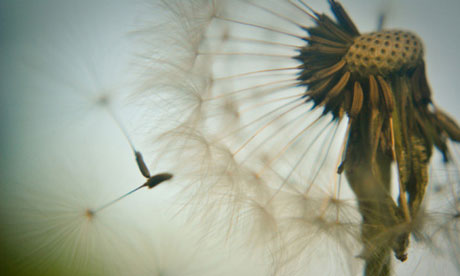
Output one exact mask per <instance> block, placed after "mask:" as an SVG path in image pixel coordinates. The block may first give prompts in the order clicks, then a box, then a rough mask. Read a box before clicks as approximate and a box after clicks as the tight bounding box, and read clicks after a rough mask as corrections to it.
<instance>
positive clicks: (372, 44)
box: [344, 30, 423, 77]
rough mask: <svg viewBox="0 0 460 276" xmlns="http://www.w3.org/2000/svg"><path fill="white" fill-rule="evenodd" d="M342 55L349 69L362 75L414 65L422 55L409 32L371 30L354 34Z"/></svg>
mask: <svg viewBox="0 0 460 276" xmlns="http://www.w3.org/2000/svg"><path fill="white" fill-rule="evenodd" d="M344 58H345V61H346V63H347V67H348V68H349V70H350V72H352V73H356V74H359V75H360V76H362V77H367V76H369V75H377V74H381V75H388V74H390V73H394V72H398V71H401V70H403V69H404V70H408V69H413V68H415V66H416V65H417V63H419V62H421V60H422V58H423V46H422V42H421V40H420V38H418V37H416V36H415V35H414V34H412V33H411V32H406V31H399V30H393V31H381V32H373V33H369V34H363V35H361V36H359V37H357V38H356V39H355V40H354V42H353V44H352V45H351V46H350V48H349V50H348V52H347V54H346V55H345V57H344Z"/></svg>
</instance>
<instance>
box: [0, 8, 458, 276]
mask: <svg viewBox="0 0 460 276" xmlns="http://www.w3.org/2000/svg"><path fill="white" fill-rule="evenodd" d="M149 2H155V0H145V1H122V0H111V1H109V0H98V1H89V0H81V1H70V0H69V1H62V0H40V1H30V0H2V1H0V129H1V134H0V223H1V228H0V246H1V247H0V258H1V260H0V264H1V265H0V274H2V275H72V274H75V275H267V274H265V273H266V271H265V269H266V266H265V265H264V263H263V261H262V259H263V258H259V257H260V256H258V255H257V254H256V253H254V252H245V251H244V250H241V249H240V248H239V246H237V245H232V244H229V243H226V242H225V241H223V240H222V239H221V238H220V237H214V236H209V235H207V236H206V235H205V233H206V232H205V231H204V230H205V229H200V225H197V224H196V223H194V222H192V221H190V220H188V219H187V218H186V217H185V216H183V215H181V214H182V213H180V214H179V215H177V213H178V211H179V210H180V209H181V206H182V204H180V203H179V202H177V201H176V200H175V193H176V192H178V188H177V186H176V185H173V184H174V182H172V185H168V184H169V183H168V184H167V183H165V185H160V186H159V187H157V188H155V189H154V190H152V191H147V190H146V191H142V192H138V193H135V194H133V195H131V196H130V197H127V198H126V199H125V200H123V201H120V202H119V203H117V204H116V205H114V206H113V207H111V208H109V209H107V210H104V211H103V212H101V213H100V215H97V216H95V217H94V218H88V217H85V210H87V209H88V208H97V207H98V206H101V205H102V204H104V203H106V202H108V201H109V200H111V199H113V198H116V197H117V196H119V195H121V194H123V193H125V192H128V191H129V190H131V189H133V188H135V187H137V186H139V185H141V184H142V183H143V182H144V180H145V179H144V178H143V177H142V175H141V174H139V172H138V168H137V166H136V163H135V162H134V156H133V153H132V151H131V149H130V147H129V144H128V142H127V139H126V138H125V137H124V135H123V133H122V132H121V131H120V128H119V127H118V126H117V123H116V122H115V121H114V118H113V115H111V114H110V112H108V111H107V109H106V108H105V106H104V104H101V102H102V103H105V100H107V101H109V102H110V108H111V110H113V111H114V113H115V114H116V117H117V118H118V120H119V121H120V122H121V123H122V124H123V125H124V126H125V128H126V131H127V134H128V135H129V136H130V138H131V139H132V140H133V142H134V144H135V145H136V147H137V148H138V150H140V151H141V152H142V153H143V155H144V158H145V160H146V163H147V164H148V165H149V164H151V163H152V162H153V160H154V159H155V156H153V151H152V150H151V143H152V140H151V137H152V135H151V132H152V131H154V130H153V129H154V128H155V127H156V126H152V124H151V123H150V122H149V118H148V117H146V116H145V114H146V113H145V112H144V111H145V109H151V110H153V111H152V112H154V110H155V108H158V107H155V106H149V103H148V102H145V103H143V104H142V105H140V104H139V98H138V97H139V96H134V94H135V92H137V91H138V90H139V87H140V86H141V82H142V81H143V78H142V77H143V74H144V73H145V72H143V71H142V64H141V61H142V54H143V53H145V52H146V49H145V47H146V45H145V43H140V42H139V41H140V40H139V37H141V36H142V33H139V32H138V31H139V30H140V29H142V28H143V27H144V25H143V24H145V22H146V21H147V20H149V19H148V18H147V19H146V18H144V17H145V16H146V14H147V15H149V16H151V17H152V20H155V18H161V17H162V14H163V13H162V11H161V10H155V9H151V10H149V7H150V6H149V4H150V3H149ZM307 2H308V3H309V4H310V5H311V6H312V7H314V8H315V9H316V10H317V11H326V10H327V11H328V12H329V9H328V6H327V3H326V1H320V0H311V1H307ZM341 2H342V3H343V5H344V6H345V8H346V9H347V11H348V12H349V13H350V14H351V16H352V18H353V19H354V21H355V23H356V24H357V26H359V28H360V30H361V32H367V31H372V30H374V29H375V27H376V25H377V17H378V14H379V13H382V12H383V13H385V14H386V16H387V19H386V20H387V21H386V22H387V28H403V29H407V30H412V31H414V32H416V33H417V34H418V35H419V36H420V37H421V38H422V39H423V40H424V42H425V49H426V52H425V55H426V64H427V74H428V78H429V81H430V84H431V87H432V91H433V98H434V101H435V103H437V104H438V105H439V106H440V107H442V108H443V109H444V110H446V111H447V112H448V113H450V114H451V115H452V116H453V117H454V118H456V119H460V109H459V108H458V103H459V92H458V84H457V81H458V76H457V75H458V64H460V54H459V53H458V45H460V30H459V28H458V26H459V25H460V18H459V17H458V14H457V13H458V11H459V10H460V2H459V1H457V0H442V1H441V2H433V1H429V0H401V1H396V0H394V1H384V0H382V1H377V0H375V1H365V0H353V1H352V0H343V1H341ZM146 10H147V11H148V12H146ZM144 31H146V30H144ZM147 31H149V32H155V31H157V30H155V29H148V30H147ZM159 172H160V171H152V173H153V174H155V173H159ZM441 173H442V172H441ZM203 237H205V238H203ZM231 252H233V253H231ZM235 252H239V254H234V253H235ZM241 252H245V253H241ZM432 261H433V262H436V260H432ZM414 265H415V266H416V265H417V264H414ZM397 272H398V273H397V274H398V275H412V273H414V266H411V267H409V268H408V267H407V266H406V267H403V266H401V267H397ZM422 272H423V271H418V273H416V274H417V275H424V274H423V273H422ZM445 272H446V273H447V274H449V273H452V275H454V273H455V272H454V270H452V268H446V270H445ZM421 273H422V274H421ZM447 274H445V275H447ZM425 275H429V274H425Z"/></svg>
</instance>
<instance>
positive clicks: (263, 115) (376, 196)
mask: <svg viewBox="0 0 460 276" xmlns="http://www.w3.org/2000/svg"><path fill="white" fill-rule="evenodd" d="M327 3H328V4H329V6H330V9H331V11H332V16H329V15H327V14H323V13H319V12H318V11H316V10H315V9H313V8H311V7H310V6H309V5H308V4H307V3H306V1H278V2H275V1H268V2H264V3H262V2H258V1H238V2H235V1H233V2H231V3H227V2H226V1H193V2H191V3H190V5H192V6H193V7H194V8H193V10H195V9H197V8H196V7H195V6H199V5H200V4H201V5H202V6H203V7H204V8H203V9H202V11H205V12H203V13H181V12H183V9H182V8H183V7H182V6H181V5H180V4H178V3H177V4H170V2H168V4H164V5H166V6H167V13H168V12H169V13H170V14H171V15H177V14H180V15H181V18H180V20H179V21H175V22H177V23H175V24H178V25H179V26H180V28H183V29H182V30H181V31H183V32H184V33H187V34H189V36H183V37H181V40H180V41H178V44H179V45H190V47H193V51H190V52H189V54H190V56H189V57H188V59H187V61H189V62H182V60H181V59H178V60H176V59H174V56H175V55H174V52H173V51H172V52H169V49H166V50H165V51H164V52H161V53H160V54H159V53H157V52H155V53H152V54H151V56H153V57H154V58H152V59H150V60H149V61H150V62H151V64H152V65H151V66H153V67H154V70H155V71H157V72H155V71H151V73H150V75H149V76H148V77H149V80H153V81H149V82H148V84H149V85H148V86H146V87H143V89H146V90H147V91H153V92H152V93H151V94H150V96H151V97H152V98H155V97H156V98H158V102H161V101H162V100H163V98H164V97H171V96H172V95H176V96H175V98H177V99H179V101H181V100H185V99H186V100H188V102H187V104H186V105H183V106H184V107H186V108H185V109H183V110H181V109H180V105H179V104H178V105H177V106H176V104H177V103H178V102H176V101H173V100H171V101H168V103H169V102H171V103H173V104H172V105H174V107H173V112H172V113H169V112H166V114H167V116H166V117H164V118H162V119H161V120H163V123H165V122H168V118H167V117H169V116H175V115H174V114H176V111H183V112H181V113H177V114H180V116H181V118H177V117H174V120H173V121H169V122H170V124H169V125H171V126H174V127H173V128H171V129H168V130H167V131H165V132H164V134H162V135H161V136H160V139H158V140H156V142H157V143H158V144H157V145H158V147H159V150H158V152H160V153H161V154H162V157H161V160H163V161H164V162H166V160H170V161H171V165H170V166H171V168H170V170H171V171H173V172H174V173H175V175H178V177H179V178H181V179H183V180H187V182H188V183H189V184H187V187H186V189H187V190H189V191H190V190H192V193H193V194H194V196H195V197H198V198H199V203H200V204H203V206H209V205H206V204H209V203H211V204H212V206H213V207H212V208H213V211H216V212H217V214H218V215H219V216H222V215H224V216H226V217H228V218H229V219H230V223H229V225H230V226H229V228H230V230H229V231H233V230H234V229H235V228H237V227H238V226H237V225H247V224H250V223H249V222H248V221H246V220H245V219H246V218H247V216H246V214H247V213H248V210H251V211H249V212H254V213H252V214H253V215H254V216H252V217H253V218H255V219H256V220H255V221H253V223H259V225H261V227H260V228H255V229H259V230H255V231H256V232H258V233H260V234H261V235H263V236H266V239H264V240H265V241H267V240H270V241H273V242H274V244H278V245H280V244H282V246H281V247H280V249H279V250H275V251H277V252H278V254H279V256H280V257H279V259H280V260H281V261H279V262H278V264H277V266H278V268H277V269H282V268H283V267H285V266H286V264H288V263H291V264H292V263H293V261H292V260H294V259H295V258H297V257H298V256H300V255H302V252H308V251H309V250H308V249H309V248H310V246H312V247H313V248H314V245H312V242H311V239H309V238H307V237H309V235H308V234H307V233H312V232H315V230H314V229H319V230H318V233H323V232H324V233H331V234H330V236H329V237H330V239H331V240H334V241H335V242H336V244H338V245H341V246H339V247H340V250H338V251H339V252H340V253H339V254H343V256H346V257H348V258H345V259H347V261H345V262H343V263H347V264H353V263H356V262H357V260H356V256H359V257H360V258H361V259H363V260H364V273H365V275H389V274H391V273H392V271H393V267H392V257H391V254H390V253H391V251H393V252H394V254H395V257H396V258H397V259H399V260H401V261H405V260H406V259H407V258H408V256H407V252H406V250H407V248H408V246H409V240H410V238H409V236H410V235H411V234H413V235H415V236H417V234H418V233H419V232H420V231H423V229H424V227H425V225H426V224H425V223H428V222H426V221H424V220H423V216H424V215H423V214H425V208H426V207H424V206H423V201H424V198H425V191H426V189H427V186H428V181H429V176H428V168H429V164H430V160H431V156H432V155H433V152H434V148H436V149H437V150H438V151H439V152H440V153H441V154H442V156H443V159H444V160H443V161H444V162H450V161H451V159H452V158H453V155H452V153H451V152H450V150H449V145H448V143H449V142H448V140H451V141H454V142H458V141H459V136H458V134H459V130H460V129H459V127H458V126H457V124H456V123H455V121H454V120H453V119H451V118H450V117H449V116H448V115H446V113H444V112H443V111H441V110H440V108H439V107H437V106H436V105H435V104H434V103H433V101H432V97H431V91H430V87H429V85H428V80H427V76H426V69H425V61H424V48H423V43H422V40H421V39H420V38H419V37H418V36H417V35H415V34H414V33H412V32H410V31H405V30H399V29H394V30H386V29H383V30H378V31H375V32H370V33H361V32H360V31H359V28H358V27H357V26H356V25H355V23H354V21H353V20H352V18H351V17H350V16H349V15H348V13H347V12H346V11H345V9H344V7H343V6H342V5H341V4H340V3H339V2H337V1H332V0H331V1H327ZM160 5H161V4H160ZM383 19H384V18H382V19H380V22H381V23H379V24H380V25H381V26H382V25H383V23H384V20H383ZM193 22H197V25H193ZM193 26H200V28H198V29H195V28H193ZM204 27H207V29H204ZM174 28H175V27H174ZM197 30H200V31H197ZM198 41H199V43H198ZM197 45H199V47H198V46H197ZM181 47H183V48H187V47H185V46H181ZM209 64H212V65H209ZM163 74H165V75H168V76H175V77H174V78H175V79H180V80H181V82H180V84H177V82H173V84H170V85H165V84H164V83H163V82H162V81H161V80H160V83H158V82H156V81H157V80H159V79H160V76H163ZM197 83H199V85H197ZM165 88H166V89H165ZM170 90H172V92H171V91H170ZM166 91H167V92H166ZM165 94H168V95H169V96H163V95H165ZM168 99H169V98H168ZM177 114H176V116H177ZM162 141H164V143H162ZM191 158H193V160H194V162H193V164H184V163H182V162H181V163H180V164H178V165H177V166H176V167H174V159H179V160H191ZM393 167H394V168H393ZM337 172H338V174H337ZM342 172H343V173H344V175H345V178H346V179H345V178H343V177H342ZM342 182H347V183H348V186H349V188H350V189H349V190H348V189H347V186H345V185H343V183H342ZM450 183H452V181H451V182H450ZM392 186H395V187H396V193H397V194H396V195H395V193H394V192H393V191H392ZM455 194H456V192H455V191H454V193H453V195H454V197H455ZM293 195H295V197H294V196H293ZM354 197H355V198H356V201H355V204H356V205H357V208H358V211H359V214H360V215H359V216H356V213H352V212H347V211H345V210H346V209H347V208H345V207H344V206H347V205H344V204H332V205H331V203H333V202H335V203H341V202H352V201H351V200H352V199H353V198H354ZM395 197H397V199H395ZM286 198H289V200H287V199H286ZM294 198H295V199H294ZM294 203H298V204H294ZM356 205H355V206H356ZM294 206H295V207H294ZM312 206H313V207H312ZM331 206H335V215H331V212H332V211H331V210H330V209H329V208H330V207H331ZM350 206H353V204H351V205H350ZM204 208H206V207H204ZM200 210H202V212H201V213H205V216H209V213H210V212H208V211H204V209H200ZM255 210H258V211H255ZM312 210H314V211H312ZM198 213H200V212H198ZM261 214H264V215H261ZM360 217H361V218H360ZM262 228H263V230H260V229H262ZM267 232H268V233H267ZM269 232H272V233H282V235H281V236H280V235H270V234H269ZM357 233H360V234H357ZM342 235H343V236H342ZM251 236H252V235H251ZM318 236H319V234H318ZM338 237H340V238H338ZM303 238H305V239H303ZM251 240H254V238H251ZM359 246H361V247H362V248H361V252H360V253H359V252H356V251H359V250H356V248H358V247H359ZM454 246H456V245H454ZM354 250H355V251H354ZM351 251H354V253H353V252H351ZM344 267H348V268H346V269H348V270H349V271H350V273H351V274H353V271H355V268H354V265H344ZM280 271H281V270H280Z"/></svg>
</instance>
